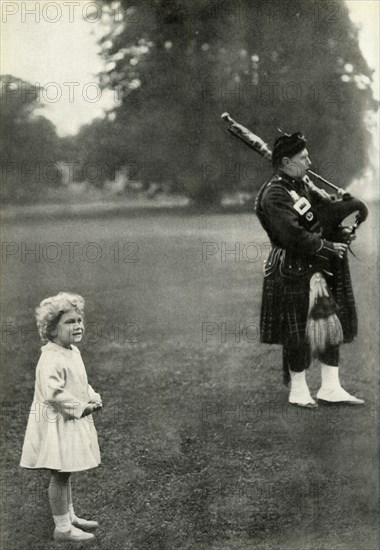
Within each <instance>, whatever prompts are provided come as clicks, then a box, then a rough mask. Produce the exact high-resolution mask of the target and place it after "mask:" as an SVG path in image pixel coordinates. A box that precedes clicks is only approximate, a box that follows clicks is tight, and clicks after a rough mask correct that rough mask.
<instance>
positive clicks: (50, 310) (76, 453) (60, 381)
mask: <svg viewBox="0 0 380 550" xmlns="http://www.w3.org/2000/svg"><path fill="white" fill-rule="evenodd" d="M83 310H84V300H83V298H82V297H81V296H78V295H76V294H69V293H67V292H60V293H59V294H57V296H52V297H51V298H46V299H45V300H43V301H42V302H41V303H40V305H39V306H38V307H37V308H36V319H37V326H38V331H39V333H40V336H41V339H42V341H43V342H47V343H46V345H44V346H43V347H42V348H41V350H42V354H41V357H40V360H39V361H38V365H37V369H36V383H35V389H34V399H33V404H32V407H31V410H30V414H29V420H28V425H27V428H26V434H25V440H24V446H23V449H22V457H21V463H20V466H21V467H23V468H44V469H45V468H48V469H49V470H50V471H51V479H50V485H49V490H48V494H49V502H50V506H51V510H52V513H53V518H54V523H55V530H54V540H57V541H87V540H90V539H93V538H94V535H93V534H92V533H87V532H85V531H84V530H87V529H88V530H91V529H94V528H96V527H97V526H98V523H97V522H96V521H87V520H85V519H81V518H78V517H77V516H76V515H75V513H74V508H73V502H72V493H71V483H70V475H71V472H79V471H81V470H87V469H89V468H95V467H96V466H98V465H99V464H100V453H99V446H98V439H97V434H96V429H95V426H94V422H93V420H92V416H91V413H92V412H94V411H97V410H100V409H101V408H102V401H101V397H100V395H99V394H98V393H95V391H94V390H93V389H92V387H91V386H90V385H89V383H88V381H87V375H86V369H85V366H84V364H83V361H82V358H81V355H80V352H79V350H78V349H77V348H76V347H75V345H73V344H74V343H75V344H77V343H78V342H80V341H81V340H82V338H83V334H84V324H83V313H84V311H83Z"/></svg>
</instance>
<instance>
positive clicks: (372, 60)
mask: <svg viewBox="0 0 380 550" xmlns="http://www.w3.org/2000/svg"><path fill="white" fill-rule="evenodd" d="M78 4H79V2H72V6H69V2H62V1H61V2H52V1H40V2H31V1H30V2H28V1H26V2H19V3H18V2H7V1H6V0H3V2H2V58H1V74H11V75H13V76H16V77H19V78H21V79H23V80H26V81H28V82H30V83H33V84H34V83H40V84H41V85H42V86H44V87H45V90H46V91H45V93H44V96H45V97H44V96H41V104H42V103H45V104H46V105H47V106H46V107H45V108H44V109H43V112H44V115H45V116H46V117H47V118H50V120H52V121H53V122H54V124H55V125H56V127H57V131H58V133H59V135H61V136H62V135H67V134H72V133H75V132H77V130H78V129H79V127H80V126H81V124H83V123H87V122H90V121H91V120H92V119H93V118H95V117H97V116H102V115H103V114H104V109H105V108H110V107H112V105H113V104H114V102H115V101H116V98H115V96H114V93H113V92H111V91H108V92H105V91H103V92H100V89H99V88H98V87H97V86H96V83H97V76H96V75H97V74H98V73H99V71H101V70H103V69H104V68H105V62H104V60H103V59H102V58H101V57H100V56H99V55H98V52H99V46H98V45H97V44H96V42H97V40H98V39H99V37H100V36H101V35H102V33H104V32H105V30H106V29H105V28H104V26H103V25H102V24H99V22H95V21H96V20H97V19H98V14H97V13H96V12H95V11H94V12H91V9H88V10H87V11H86V12H83V6H86V5H87V6H90V5H91V2H86V3H84V2H81V4H80V5H79V6H78ZM92 4H95V3H94V2H93V3H92ZM21 5H22V6H26V7H27V8H26V9H28V10H30V9H31V8H33V7H34V6H35V5H38V6H39V9H38V10H37V11H35V13H34V14H28V13H25V12H24V13H22V12H21V8H20V6H21ZM347 5H348V6H349V9H350V13H351V16H352V18H353V20H354V21H355V23H357V24H358V25H360V26H361V28H362V30H361V32H360V45H361V48H362V51H363V54H364V56H365V57H366V59H367V61H368V63H369V65H370V67H372V68H373V69H375V70H376V73H375V76H376V82H375V95H376V97H379V79H378V78H379V50H380V46H379V34H380V33H379V21H380V1H379V0H368V1H367V0H347ZM57 6H58V8H57ZM90 8H91V6H90ZM44 10H45V11H44ZM13 12H14V13H13ZM38 16H39V19H40V20H39V21H36V17H38ZM54 20H56V22H53V21H54ZM94 83H95V84H94Z"/></svg>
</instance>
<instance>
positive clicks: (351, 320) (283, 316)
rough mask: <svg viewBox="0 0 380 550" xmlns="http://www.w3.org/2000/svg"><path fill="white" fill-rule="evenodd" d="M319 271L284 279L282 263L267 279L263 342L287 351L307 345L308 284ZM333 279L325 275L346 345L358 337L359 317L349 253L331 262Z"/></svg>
mask: <svg viewBox="0 0 380 550" xmlns="http://www.w3.org/2000/svg"><path fill="white" fill-rule="evenodd" d="M315 271H316V270H315V269H314V270H313V269H311V270H310V271H308V272H306V273H304V274H302V275H294V276H293V277H289V276H286V277H285V276H284V275H283V274H282V273H281V271H280V262H278V264H277V266H276V268H275V269H274V270H271V272H270V273H269V274H267V275H266V276H265V277H264V282H263V293H262V302H261V316H260V341H261V342H262V343H264V344H282V345H283V346H284V347H286V348H300V347H302V346H305V345H307V339H306V335H305V332H306V323H307V315H308V310H309V283H310V279H311V276H312V275H313V273H314V272H315ZM331 272H332V276H328V275H326V274H324V276H325V278H326V281H327V284H328V285H329V287H330V290H331V293H332V295H333V298H334V300H335V302H336V304H337V306H338V311H337V315H338V317H339V320H340V322H341V325H342V329H343V338H344V342H345V343H348V342H352V340H353V339H354V338H355V336H356V335H357V328H358V323H357V314H356V306H355V298H354V294H353V289H352V283H351V276H350V268H349V264H348V258H347V254H346V255H345V256H344V258H343V259H342V260H340V259H339V258H336V259H334V261H333V262H331Z"/></svg>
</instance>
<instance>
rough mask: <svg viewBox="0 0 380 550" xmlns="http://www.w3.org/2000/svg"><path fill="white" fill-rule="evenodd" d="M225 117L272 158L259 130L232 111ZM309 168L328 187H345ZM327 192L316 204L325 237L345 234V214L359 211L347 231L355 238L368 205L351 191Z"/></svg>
mask: <svg viewBox="0 0 380 550" xmlns="http://www.w3.org/2000/svg"><path fill="white" fill-rule="evenodd" d="M222 119H223V120H224V121H225V122H227V124H228V130H229V131H230V132H231V133H232V134H233V135H234V136H236V137H237V138H239V139H240V140H241V141H243V142H244V143H245V144H246V145H248V146H249V147H250V148H251V149H253V150H254V151H256V153H258V154H259V155H261V156H262V157H264V158H265V159H267V160H269V161H270V160H271V158H272V151H271V150H270V149H269V147H268V145H267V144H266V143H265V142H264V141H263V140H262V139H261V138H260V137H259V136H257V135H256V134H254V133H253V132H251V131H250V130H248V128H246V127H245V126H243V125H242V124H239V123H237V122H236V121H235V120H234V119H233V118H232V117H231V116H230V115H229V113H223V114H222ZM307 172H308V174H309V175H310V176H312V177H313V178H317V179H318V180H320V181H321V182H323V183H324V184H325V185H327V186H328V187H330V188H332V189H334V191H336V192H340V191H341V189H340V188H339V187H338V186H337V185H334V184H333V183H331V182H330V181H328V180H326V179H325V178H323V177H322V176H320V175H319V174H316V173H315V172H313V171H312V170H307ZM304 181H305V183H306V184H307V185H309V186H314V184H313V183H312V182H311V181H310V179H309V177H308V176H307V175H306V176H305V177H304ZM314 188H315V186H314ZM317 189H318V188H317ZM320 192H321V194H322V193H323V191H322V190H320ZM321 196H322V195H321ZM323 196H324V198H326V196H328V197H329V200H328V201H326V200H324V201H321V203H320V206H318V205H316V208H315V210H316V213H317V216H318V219H319V221H320V223H321V226H322V229H323V237H324V238H326V239H328V240H330V239H335V238H336V236H337V235H338V236H339V237H342V233H341V231H340V229H341V226H342V222H343V221H344V220H345V218H347V217H348V216H350V215H351V214H353V213H356V218H355V222H354V224H353V225H352V226H351V232H350V235H349V236H347V233H346V237H345V238H347V240H348V241H350V240H352V238H353V236H354V235H355V232H356V229H357V228H358V227H359V225H360V224H361V223H363V222H364V221H365V220H366V218H367V216H368V207H367V205H366V204H365V202H363V201H362V200H360V199H358V198H356V197H353V196H352V195H351V194H350V193H343V194H341V196H340V197H339V196H334V195H328V194H327V193H326V194H325V195H323ZM343 238H344V237H343Z"/></svg>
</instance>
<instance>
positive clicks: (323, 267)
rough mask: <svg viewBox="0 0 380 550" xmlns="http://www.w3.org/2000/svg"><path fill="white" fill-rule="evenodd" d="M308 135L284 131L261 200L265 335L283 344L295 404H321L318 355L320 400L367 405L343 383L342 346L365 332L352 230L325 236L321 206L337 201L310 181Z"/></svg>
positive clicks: (268, 341)
mask: <svg viewBox="0 0 380 550" xmlns="http://www.w3.org/2000/svg"><path fill="white" fill-rule="evenodd" d="M310 165H311V161H310V158H309V153H308V150H307V148H306V139H305V137H304V136H303V135H302V134H301V133H300V132H296V133H294V134H292V135H290V136H289V135H282V136H281V137H279V138H278V139H277V140H276V141H275V144H274V148H273V153H272V166H273V170H274V174H273V176H272V178H271V179H270V180H269V181H268V182H266V183H265V184H264V185H263V187H262V188H261V190H260V191H259V194H258V196H257V199H256V208H255V210H256V214H257V216H258V218H259V220H260V223H261V225H262V226H263V228H264V229H265V231H266V232H267V234H268V237H269V239H270V242H271V250H270V253H269V256H268V258H267V260H266V262H265V264H264V282H263V294H262V305H261V318H260V339H261V342H262V343H266V344H280V345H282V347H283V372H284V382H285V383H286V384H289V383H290V393H289V402H290V403H292V404H294V405H298V406H301V407H307V408H314V407H316V406H317V404H316V402H315V400H314V399H313V398H312V396H311V395H310V391H309V388H308V385H307V382H306V370H307V369H308V367H309V365H310V362H311V360H316V361H318V362H319V363H320V366H321V377H322V383H321V387H320V389H319V391H318V393H317V399H318V400H321V401H325V402H329V403H348V404H353V405H362V404H363V403H364V401H363V400H362V399H359V398H357V397H355V396H353V395H350V394H349V393H348V392H347V391H346V390H344V389H343V388H342V386H341V384H340V381H339V346H340V344H342V343H347V342H352V341H353V339H354V338H355V336H356V335H357V313H356V307H355V299H354V294H353V289H352V283H351V277H350V270H349V264H348V258H347V248H348V245H349V243H350V237H349V231H348V230H345V229H344V228H343V229H342V228H341V229H339V230H338V231H337V232H336V235H334V236H333V237H332V238H331V240H326V239H325V238H323V235H322V227H321V223H320V221H319V219H318V211H320V210H321V208H322V209H323V206H324V204H327V202H328V201H331V197H330V195H329V194H328V193H326V192H325V191H323V190H321V189H318V188H317V187H316V186H314V185H313V184H312V182H310V180H308V178H307V175H306V172H307V170H308V168H309V167H310Z"/></svg>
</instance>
